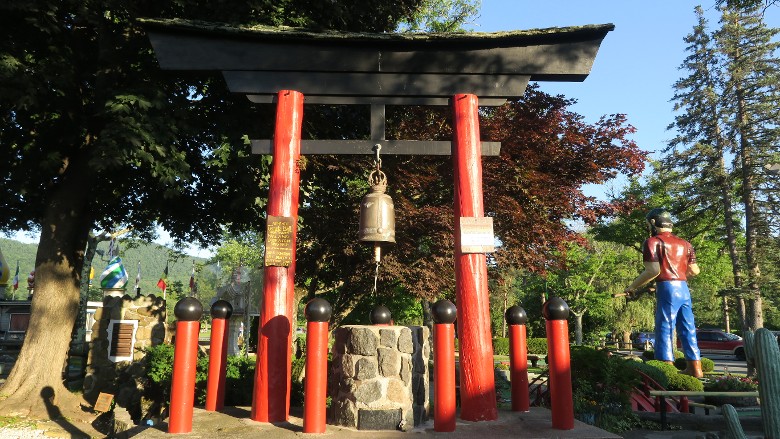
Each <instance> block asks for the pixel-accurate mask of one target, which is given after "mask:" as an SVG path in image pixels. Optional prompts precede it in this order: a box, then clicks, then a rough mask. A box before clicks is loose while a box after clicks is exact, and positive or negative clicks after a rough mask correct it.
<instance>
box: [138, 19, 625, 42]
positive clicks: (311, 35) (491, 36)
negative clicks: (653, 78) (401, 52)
mask: <svg viewBox="0 0 780 439" xmlns="http://www.w3.org/2000/svg"><path fill="white" fill-rule="evenodd" d="M139 22H141V24H143V25H144V26H146V27H150V28H156V29H168V30H181V31H188V32H196V33H214V34H223V35H235V36H243V37H249V38H255V39H267V40H310V41H320V42H327V41H332V42H336V41H340V42H355V43H360V42H366V43H368V42H371V43H380V44H381V43H401V44H403V43H416V44H419V43H421V42H422V43H426V42H428V43H435V42H442V43H448V44H451V43H456V42H463V43H478V42H481V43H487V44H492V45H501V43H510V42H511V43H524V42H525V43H528V42H536V41H539V40H550V41H551V42H552V41H558V40H561V39H575V40H576V39H581V38H583V37H585V38H588V37H590V38H593V37H601V38H603V37H604V36H605V35H606V34H607V32H610V31H612V30H614V29H615V25H614V24H611V23H610V24H589V25H582V26H570V27H551V28H544V29H528V30H514V31H503V32H490V33H488V32H459V33H366V32H340V31H331V30H310V29H303V28H294V27H287V26H280V27H275V26H263V25H254V26H233V25H228V24H225V23H212V22H203V21H193V20H182V19H154V18H144V19H139Z"/></svg>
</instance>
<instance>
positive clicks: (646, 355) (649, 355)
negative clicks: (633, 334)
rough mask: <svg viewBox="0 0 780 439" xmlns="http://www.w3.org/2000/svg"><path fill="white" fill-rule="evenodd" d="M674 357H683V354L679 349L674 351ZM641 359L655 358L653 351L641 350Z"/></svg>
mask: <svg viewBox="0 0 780 439" xmlns="http://www.w3.org/2000/svg"><path fill="white" fill-rule="evenodd" d="M674 358H675V360H676V359H678V358H685V354H683V353H682V352H681V351H674ZM642 359H643V360H655V351H644V352H642Z"/></svg>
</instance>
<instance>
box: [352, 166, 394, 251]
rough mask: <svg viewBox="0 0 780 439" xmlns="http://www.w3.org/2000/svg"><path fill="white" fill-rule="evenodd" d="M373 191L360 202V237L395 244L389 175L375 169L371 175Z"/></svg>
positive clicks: (369, 240) (365, 240) (366, 240)
mask: <svg viewBox="0 0 780 439" xmlns="http://www.w3.org/2000/svg"><path fill="white" fill-rule="evenodd" d="M369 182H370V183H371V191H370V192H369V193H367V194H366V195H365V196H364V197H363V200H362V201H361V202H360V230H359V232H358V238H359V239H360V241H364V242H374V243H375V245H378V244H379V243H382V242H385V243H392V244H395V207H394V206H393V199H392V198H391V197H390V195H387V194H386V193H385V191H386V190H387V177H385V174H384V173H383V172H382V171H379V170H375V171H372V172H371V175H370V176H369Z"/></svg>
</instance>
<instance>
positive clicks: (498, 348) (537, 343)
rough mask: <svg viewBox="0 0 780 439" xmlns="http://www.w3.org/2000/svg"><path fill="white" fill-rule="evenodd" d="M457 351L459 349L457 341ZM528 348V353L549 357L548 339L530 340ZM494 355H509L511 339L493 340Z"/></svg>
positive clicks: (527, 341)
mask: <svg viewBox="0 0 780 439" xmlns="http://www.w3.org/2000/svg"><path fill="white" fill-rule="evenodd" d="M455 341H456V344H455V346H456V349H457V348H458V345H457V340H455ZM526 343H527V346H528V353H529V354H535V355H540V356H544V355H547V339H546V338H529V339H527V340H526ZM493 354H494V355H509V338H506V337H496V338H494V339H493Z"/></svg>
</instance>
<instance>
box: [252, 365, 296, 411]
mask: <svg viewBox="0 0 780 439" xmlns="http://www.w3.org/2000/svg"><path fill="white" fill-rule="evenodd" d="M305 368H306V357H301V358H294V359H293V360H292V366H291V369H292V372H291V375H292V384H291V388H290V405H291V406H295V407H300V406H302V405H303V399H304V390H305V386H304V380H302V379H301V375H302V374H303V371H304V369H305ZM249 403H250V404H251V403H252V400H251V399H250V400H249Z"/></svg>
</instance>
